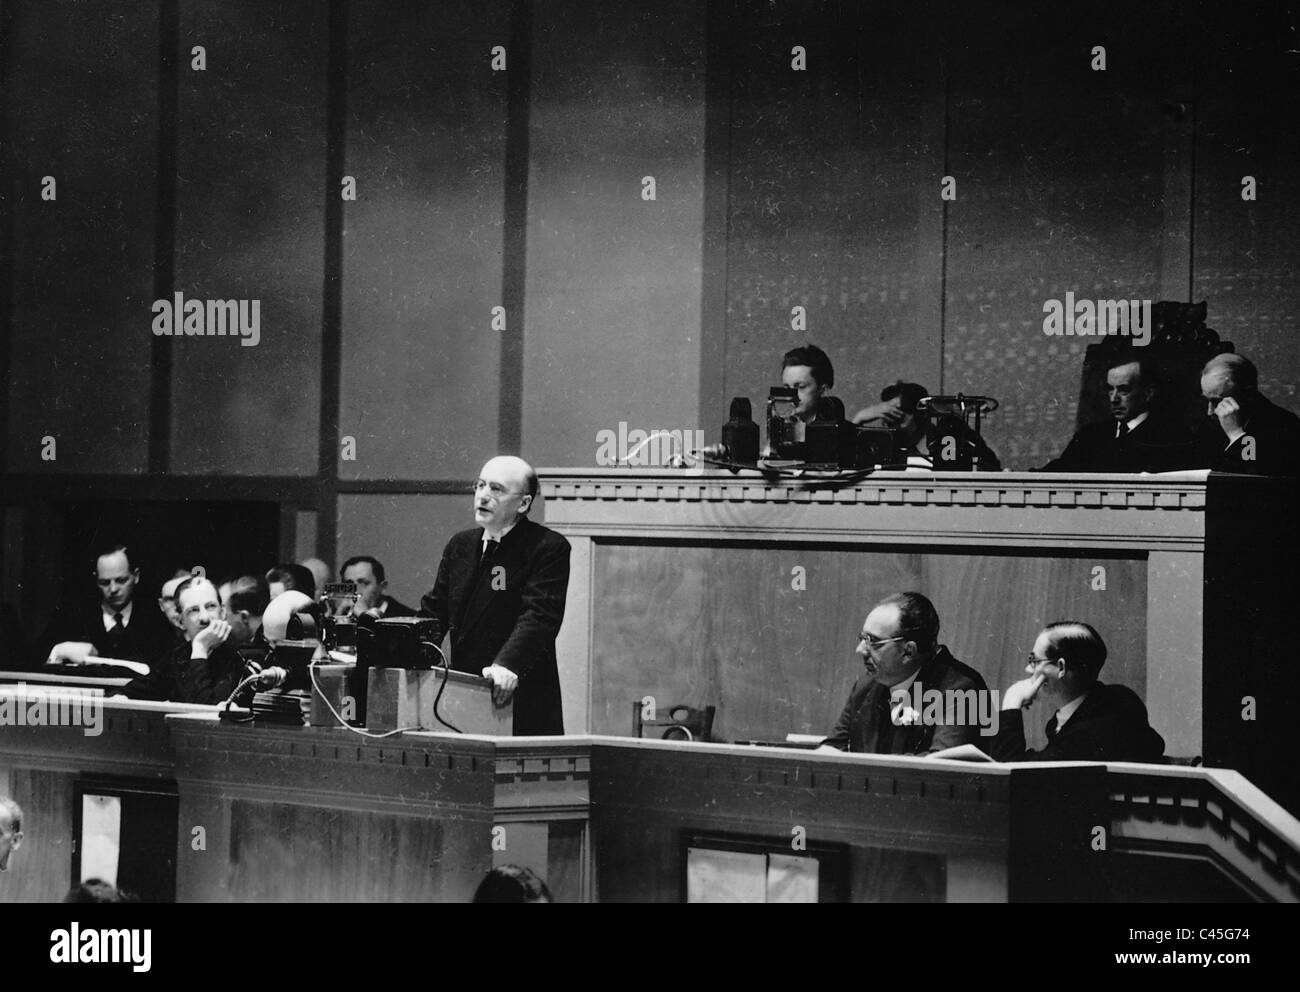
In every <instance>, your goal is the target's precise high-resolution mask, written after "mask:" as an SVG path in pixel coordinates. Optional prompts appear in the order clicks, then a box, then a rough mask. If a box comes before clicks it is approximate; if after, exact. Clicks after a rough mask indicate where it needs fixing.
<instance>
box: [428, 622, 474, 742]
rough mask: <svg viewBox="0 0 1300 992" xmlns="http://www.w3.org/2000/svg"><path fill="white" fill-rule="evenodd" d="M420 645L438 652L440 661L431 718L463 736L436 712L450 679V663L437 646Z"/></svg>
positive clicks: (432, 644) (431, 643) (460, 731)
mask: <svg viewBox="0 0 1300 992" xmlns="http://www.w3.org/2000/svg"><path fill="white" fill-rule="evenodd" d="M420 643H421V644H427V645H429V647H431V648H433V650H435V651H437V652H438V657H439V658H441V659H442V685H440V686H438V692H437V694H436V695H435V696H434V697H433V718H434V719H435V720H437V721H438V722H439V723H441V724H442V725H443V726H444V727H447V728H448V729H449V730H453V731H455V732H456V733H458V734H463V733H464V732H465V731H463V730H461V729H460V728H459V727H457V726H456V725H455V724H452V723H448V722H447V721H446V720H444V719H443V718H442V714H441V713H439V712H438V703H439V701H440V700H441V699H442V693H443V690H444V689H446V688H447V682H448V681H449V679H450V678H451V662H449V661H448V660H447V656H446V655H445V654H443V653H442V648H440V647H438V645H436V644H434V643H433V642H432V641H421V642H420Z"/></svg>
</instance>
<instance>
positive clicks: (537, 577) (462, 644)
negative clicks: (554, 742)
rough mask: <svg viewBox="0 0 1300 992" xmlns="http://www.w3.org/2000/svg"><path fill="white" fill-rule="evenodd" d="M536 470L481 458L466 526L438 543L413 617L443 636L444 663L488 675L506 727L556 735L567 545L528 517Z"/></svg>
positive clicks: (560, 716) (518, 462) (560, 717)
mask: <svg viewBox="0 0 1300 992" xmlns="http://www.w3.org/2000/svg"><path fill="white" fill-rule="evenodd" d="M537 489H538V485H537V473H536V472H534V471H533V468H532V466H531V465H529V464H528V463H527V462H526V461H524V460H523V459H521V458H515V457H513V456H509V455H502V456H499V457H497V458H493V459H491V460H490V461H489V462H488V463H487V464H486V465H484V466H483V470H482V471H481V472H480V473H479V478H478V480H477V481H476V482H475V483H474V522H475V524H477V526H475V527H472V528H470V529H469V530H463V531H461V532H460V533H459V534H457V535H455V536H454V537H453V538H452V539H451V540H450V541H448V542H447V547H446V549H445V550H444V551H443V553H442V561H441V563H440V564H439V565H438V578H437V580H436V582H435V583H434V586H433V589H432V590H431V591H430V592H428V593H426V594H425V596H424V597H423V598H422V599H421V600H420V615H421V616H426V617H432V618H433V619H435V620H437V621H438V632H437V636H436V637H435V640H437V641H441V640H442V638H443V636H444V635H445V634H448V633H450V635H451V655H450V659H449V660H450V662H451V667H452V668H454V669H456V670H457V671H461V672H472V673H474V674H475V675H478V674H481V675H482V676H483V677H484V678H489V679H491V680H492V684H493V699H494V701H495V702H496V704H497V705H498V706H504V705H505V704H506V703H508V702H510V700H511V699H512V698H513V700H514V732H515V734H516V735H517V736H524V735H529V734H562V733H564V713H563V709H562V707H561V704H560V676H559V671H558V668H557V666H556V659H555V636H556V634H558V633H559V630H560V623H561V622H562V621H563V620H564V600H565V596H566V594H567V592H568V588H569V542H568V541H566V540H565V539H564V538H563V537H562V536H560V535H559V534H557V533H555V531H553V530H549V529H547V528H546V527H543V526H542V525H541V524H535V523H533V522H532V521H531V520H529V519H528V510H529V509H530V508H531V507H532V504H533V500H534V499H535V498H536V496H537Z"/></svg>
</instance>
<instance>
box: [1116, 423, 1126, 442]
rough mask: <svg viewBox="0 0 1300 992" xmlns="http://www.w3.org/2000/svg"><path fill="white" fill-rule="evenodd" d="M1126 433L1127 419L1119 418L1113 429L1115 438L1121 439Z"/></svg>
mask: <svg viewBox="0 0 1300 992" xmlns="http://www.w3.org/2000/svg"><path fill="white" fill-rule="evenodd" d="M1127 435H1128V421H1126V420H1121V421H1120V422H1119V426H1118V427H1117V428H1116V430H1115V440H1116V441H1123V440H1124V438H1125V437H1126V436H1127Z"/></svg>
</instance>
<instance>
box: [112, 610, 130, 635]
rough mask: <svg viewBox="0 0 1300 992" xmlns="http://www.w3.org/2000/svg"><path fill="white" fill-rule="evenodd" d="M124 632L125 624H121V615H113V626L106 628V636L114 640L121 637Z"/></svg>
mask: <svg viewBox="0 0 1300 992" xmlns="http://www.w3.org/2000/svg"><path fill="white" fill-rule="evenodd" d="M125 630H126V624H124V623H122V614H121V613H114V614H113V626H111V627H109V628H108V636H109V637H114V638H117V637H121V636H122V633H123V632H124V631H125Z"/></svg>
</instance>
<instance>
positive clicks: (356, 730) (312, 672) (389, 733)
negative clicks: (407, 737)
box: [307, 662, 420, 740]
mask: <svg viewBox="0 0 1300 992" xmlns="http://www.w3.org/2000/svg"><path fill="white" fill-rule="evenodd" d="M307 672H308V674H309V675H310V676H311V685H312V688H313V689H315V690H316V693H317V695H319V696H320V700H321V702H322V703H324V704H325V707H326V709H328V710H329V711H330V713H331V714H333V716H334V719H335V720H337V721H338V723H339V726H340V727H342V728H343V729H344V730H350V731H352V733H354V734H357V735H358V736H360V737H371V738H375V739H376V740H378V739H380V738H384V737H392V736H393V735H394V734H404V733H406V732H407V731H408V730H419V729H420V728H419V727H398V728H397V729H396V730H389V731H385V732H384V733H382V734H372V733H370V731H368V730H362V729H361V728H360V727H354V726H352V725H351V724H350V723H348V722H347V721H346V720H344V719H343V717H341V716H339V711H338V710H336V709H335V708H334V705H333V704H332V703H331V702H330V701H329V697H328V696H326V695H325V692H324V690H323V689H321V687H320V682H319V681H318V680H317V678H316V663H315V662H312V663H311V664H310V665H309V666H307Z"/></svg>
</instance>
